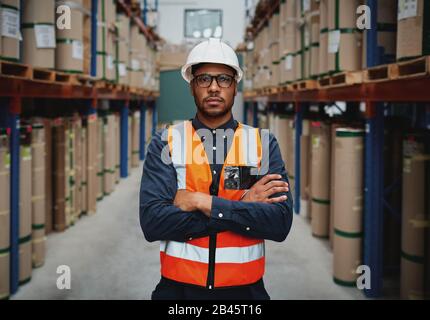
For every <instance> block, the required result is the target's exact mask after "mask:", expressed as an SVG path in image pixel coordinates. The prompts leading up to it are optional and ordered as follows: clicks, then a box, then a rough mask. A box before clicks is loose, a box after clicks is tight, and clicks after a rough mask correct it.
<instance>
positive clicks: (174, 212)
mask: <svg viewBox="0 0 430 320" xmlns="http://www.w3.org/2000/svg"><path fill="white" fill-rule="evenodd" d="M166 147H167V143H166V142H164V141H162V138H161V134H160V132H158V133H157V134H156V135H155V136H154V137H153V138H152V141H151V143H150V145H149V147H148V151H147V154H146V159H145V163H144V166H143V175H142V181H141V187H140V200H139V201H140V204H139V216H140V225H141V227H142V231H143V233H144V235H145V238H146V240H148V241H150V242H152V241H159V240H174V241H180V242H183V241H186V240H187V239H188V238H190V237H193V238H198V237H202V236H204V235H207V233H208V221H209V219H208V218H207V217H206V216H205V215H204V214H203V213H201V212H199V211H194V212H185V211H182V210H181V209H179V208H178V207H176V206H174V205H173V200H174V198H175V195H176V191H177V180H176V172H175V168H174V167H173V165H172V164H171V163H170V164H166V163H165V162H166V161H164V162H163V159H165V158H164V157H165V156H166V154H167V156H168V157H170V155H169V154H168V150H167V149H166ZM163 150H164V151H163ZM163 152H164V154H162V153H163Z"/></svg>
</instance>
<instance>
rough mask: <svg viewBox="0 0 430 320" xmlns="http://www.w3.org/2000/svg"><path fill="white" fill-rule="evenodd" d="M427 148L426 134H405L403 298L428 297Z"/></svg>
mask: <svg viewBox="0 0 430 320" xmlns="http://www.w3.org/2000/svg"><path fill="white" fill-rule="evenodd" d="M427 138H428V136H427ZM425 151H426V150H425V136H423V135H421V134H409V135H407V136H406V137H405V139H404V142H403V188H402V190H403V191H402V193H403V194H402V250H401V256H402V259H401V276H400V279H401V280H400V293H401V298H402V299H423V298H424V290H425V286H424V279H425V273H426V270H425V250H426V249H425V248H426V244H425V238H426V232H427V233H428V232H429V231H428V230H429V226H430V216H429V215H428V214H427V213H426V197H428V189H426V175H428V174H429V172H428V171H429V169H428V168H429V163H430V154H428V153H426V152H425ZM427 188H428V186H427Z"/></svg>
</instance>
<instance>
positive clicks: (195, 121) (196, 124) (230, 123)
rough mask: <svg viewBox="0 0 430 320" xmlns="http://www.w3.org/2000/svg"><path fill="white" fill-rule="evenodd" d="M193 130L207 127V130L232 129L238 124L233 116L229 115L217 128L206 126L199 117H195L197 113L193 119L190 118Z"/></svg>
mask: <svg viewBox="0 0 430 320" xmlns="http://www.w3.org/2000/svg"><path fill="white" fill-rule="evenodd" d="M190 120H191V122H192V124H193V127H194V130H196V131H197V130H199V129H208V130H215V129H224V130H226V129H232V130H236V129H237V126H238V125H239V123H238V122H237V121H236V120H235V119H234V118H233V116H231V117H230V119H229V120H228V121H227V122H225V123H224V124H222V125H220V126H219V127H218V128H209V127H208V126H206V125H205V124H204V123H203V122H201V121H200V120H199V118H198V117H197V114H196V115H195V116H194V118H193V119H190Z"/></svg>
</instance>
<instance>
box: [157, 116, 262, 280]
mask: <svg viewBox="0 0 430 320" xmlns="http://www.w3.org/2000/svg"><path fill="white" fill-rule="evenodd" d="M168 144H169V150H170V154H171V158H172V162H173V166H174V168H175V170H176V176H177V187H178V190H180V189H186V190H189V191H195V192H197V191H198V192H204V193H206V194H210V192H209V188H210V186H211V183H212V173H211V169H210V165H209V161H208V157H207V155H206V152H205V150H204V146H203V143H202V142H201V140H200V136H199V135H198V134H197V132H196V131H195V130H194V128H193V127H192V123H191V122H190V121H184V122H182V123H179V124H177V125H174V126H171V127H169V129H168ZM261 158H262V146H261V138H260V135H259V132H258V129H255V128H252V127H250V126H246V125H243V124H241V123H239V126H238V128H237V129H236V131H235V132H234V136H233V140H232V143H231V147H230V150H229V151H228V153H227V157H226V159H225V162H224V166H251V167H254V168H255V169H256V170H258V169H259V168H260V163H261ZM244 192H245V190H226V189H224V168H223V170H222V172H221V177H220V184H219V191H218V196H219V197H221V198H224V199H229V200H240V198H241V196H242V195H243V193H244ZM160 261H161V274H162V275H163V276H164V277H166V278H169V279H172V280H175V281H178V282H183V283H188V284H194V285H198V286H203V287H204V286H206V285H207V279H208V267H209V237H203V238H199V239H192V240H189V241H187V242H176V241H162V242H161V245H160ZM264 264H265V258H264V240H261V239H253V238H249V237H245V236H242V235H239V234H235V233H233V232H231V231H225V232H220V233H218V234H217V241H216V251H215V275H214V287H226V286H240V285H247V284H251V283H255V282H257V281H258V280H259V279H261V277H262V276H263V274H264Z"/></svg>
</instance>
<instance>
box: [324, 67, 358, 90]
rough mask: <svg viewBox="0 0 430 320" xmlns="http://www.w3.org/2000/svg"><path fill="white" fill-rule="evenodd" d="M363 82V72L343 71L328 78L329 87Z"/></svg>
mask: <svg viewBox="0 0 430 320" xmlns="http://www.w3.org/2000/svg"><path fill="white" fill-rule="evenodd" d="M362 82H363V71H361V70H360V71H345V72H341V73H338V74H335V75H332V76H331V77H330V87H343V86H351V85H354V84H360V83H362Z"/></svg>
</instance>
